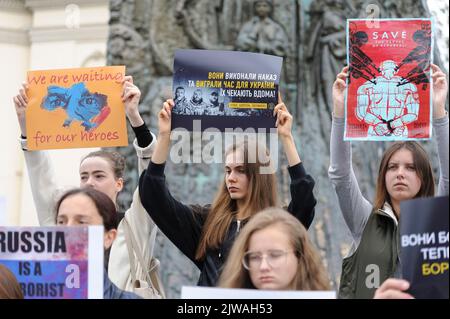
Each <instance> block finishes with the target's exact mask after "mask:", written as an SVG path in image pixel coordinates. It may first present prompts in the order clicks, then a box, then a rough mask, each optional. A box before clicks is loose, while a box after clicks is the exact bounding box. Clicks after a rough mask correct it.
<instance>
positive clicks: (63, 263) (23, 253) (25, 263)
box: [0, 226, 104, 299]
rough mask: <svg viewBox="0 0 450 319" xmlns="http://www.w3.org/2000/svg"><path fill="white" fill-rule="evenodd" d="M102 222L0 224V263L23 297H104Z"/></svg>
mask: <svg viewBox="0 0 450 319" xmlns="http://www.w3.org/2000/svg"><path fill="white" fill-rule="evenodd" d="M103 250H104V248H103V226H86V227H81V226H79V227H67V226H54V227H0V264H2V265H4V266H6V267H7V268H8V269H9V270H10V271H11V272H12V273H13V274H14V276H15V277H16V279H17V282H18V283H19V285H20V288H21V290H22V293H23V295H24V298H25V299H101V298H103V267H104V264H103V254H104V251H103Z"/></svg>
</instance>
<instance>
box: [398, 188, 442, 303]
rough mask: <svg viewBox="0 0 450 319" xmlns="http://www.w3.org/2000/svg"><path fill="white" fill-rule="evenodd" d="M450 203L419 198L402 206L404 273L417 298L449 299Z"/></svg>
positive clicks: (438, 198) (402, 262)
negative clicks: (449, 226) (449, 247)
mask: <svg viewBox="0 0 450 319" xmlns="http://www.w3.org/2000/svg"><path fill="white" fill-rule="evenodd" d="M448 200H449V197H448V196H445V197H434V198H417V199H412V200H407V201H403V202H401V204H400V210H401V212H402V217H401V220H400V241H401V265H402V274H403V278H404V279H406V280H408V281H409V282H410V284H411V287H410V289H409V293H410V294H411V295H413V296H414V297H415V298H427V299H430V298H433V299H436V298H443V299H448V297H449V286H448V267H449V264H448V262H449V260H448V257H449V250H448V241H449V236H448V214H449V213H448Z"/></svg>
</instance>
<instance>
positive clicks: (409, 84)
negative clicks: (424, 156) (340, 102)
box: [344, 19, 433, 141]
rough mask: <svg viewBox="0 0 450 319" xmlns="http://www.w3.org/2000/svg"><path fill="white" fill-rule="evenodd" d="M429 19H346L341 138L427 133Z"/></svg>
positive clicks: (427, 136) (407, 136) (416, 137)
mask: <svg viewBox="0 0 450 319" xmlns="http://www.w3.org/2000/svg"><path fill="white" fill-rule="evenodd" d="M432 52H433V24H432V20H431V19H375V20H369V19H348V20H347V63H348V66H349V77H348V79H347V85H348V86H347V92H346V114H345V122H346V124H345V135H344V139H345V140H372V141H391V140H426V139H430V138H431V121H432V110H431V86H432V83H431V68H430V64H431V63H432Z"/></svg>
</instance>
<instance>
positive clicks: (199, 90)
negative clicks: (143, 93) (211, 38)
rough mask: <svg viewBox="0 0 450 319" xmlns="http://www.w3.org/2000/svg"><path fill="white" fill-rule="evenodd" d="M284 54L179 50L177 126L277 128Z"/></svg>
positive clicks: (174, 122) (175, 80)
mask: <svg viewBox="0 0 450 319" xmlns="http://www.w3.org/2000/svg"><path fill="white" fill-rule="evenodd" d="M282 63H283V59H282V58H281V57H277V56H271V55H266V54H260V53H250V52H237V51H219V50H177V51H176V52H175V61H174V76H173V96H174V101H175V107H174V109H173V113H172V129H176V128H184V129H186V130H189V131H204V130H206V129H212V128H214V129H217V130H219V131H221V132H225V131H226V129H235V128H241V129H243V130H245V129H247V128H253V129H254V130H255V131H256V132H257V131H258V128H261V129H264V130H266V132H269V130H270V128H275V117H274V116H273V109H274V107H275V106H276V105H277V102H278V85H279V82H280V72H281V66H282Z"/></svg>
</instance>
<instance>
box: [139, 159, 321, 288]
mask: <svg viewBox="0 0 450 319" xmlns="http://www.w3.org/2000/svg"><path fill="white" fill-rule="evenodd" d="M164 167H165V165H164V164H155V163H152V162H150V164H149V166H148V169H147V170H145V171H144V172H142V175H141V177H140V179H139V195H140V198H141V202H142V205H143V206H144V208H145V209H146V210H147V212H148V213H149V215H150V217H151V218H152V220H153V221H154V222H155V223H156V225H157V226H158V227H159V229H161V231H162V232H163V233H164V234H165V235H166V236H167V238H169V239H170V241H172V243H174V245H175V246H176V247H177V248H178V249H180V250H181V251H182V252H183V253H184V254H185V255H186V256H187V257H188V258H189V259H190V260H191V261H192V262H194V263H195V264H196V265H197V267H198V268H199V269H200V271H201V274H200V278H199V281H198V285H199V286H215V285H216V284H217V280H218V279H219V275H220V271H221V270H222V267H223V265H224V263H225V260H226V257H227V256H228V252H229V251H230V249H231V246H232V244H233V242H234V239H235V237H236V235H237V233H238V232H239V229H238V228H240V227H241V226H242V225H238V222H237V221H236V220H234V221H233V222H232V223H231V225H230V228H229V229H228V233H227V235H226V237H225V240H224V242H223V243H222V245H221V247H220V248H219V249H214V250H212V249H210V250H208V251H207V252H206V256H205V258H204V259H203V260H196V259H195V253H196V250H197V247H198V245H199V243H200V237H201V234H202V228H203V224H204V223H205V221H206V216H207V214H208V212H209V210H210V205H207V206H199V205H193V206H187V205H184V204H182V203H181V202H179V201H177V200H176V199H174V198H173V197H172V195H171V194H170V192H169V190H168V188H167V186H166V179H165V175H164ZM288 170H289V175H290V176H291V185H290V190H291V198H292V200H291V202H290V203H289V206H288V207H287V210H288V211H289V212H290V213H291V214H293V215H294V216H296V217H297V218H298V219H299V220H300V221H301V222H302V223H303V225H304V226H305V227H306V228H307V229H308V227H309V225H311V222H312V220H313V218H314V206H315V205H316V199H315V198H314V195H313V192H312V190H313V188H314V180H313V179H312V177H311V176H309V175H307V174H306V172H305V169H304V168H303V165H302V164H301V163H300V164H297V165H295V166H292V167H289V168H288Z"/></svg>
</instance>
